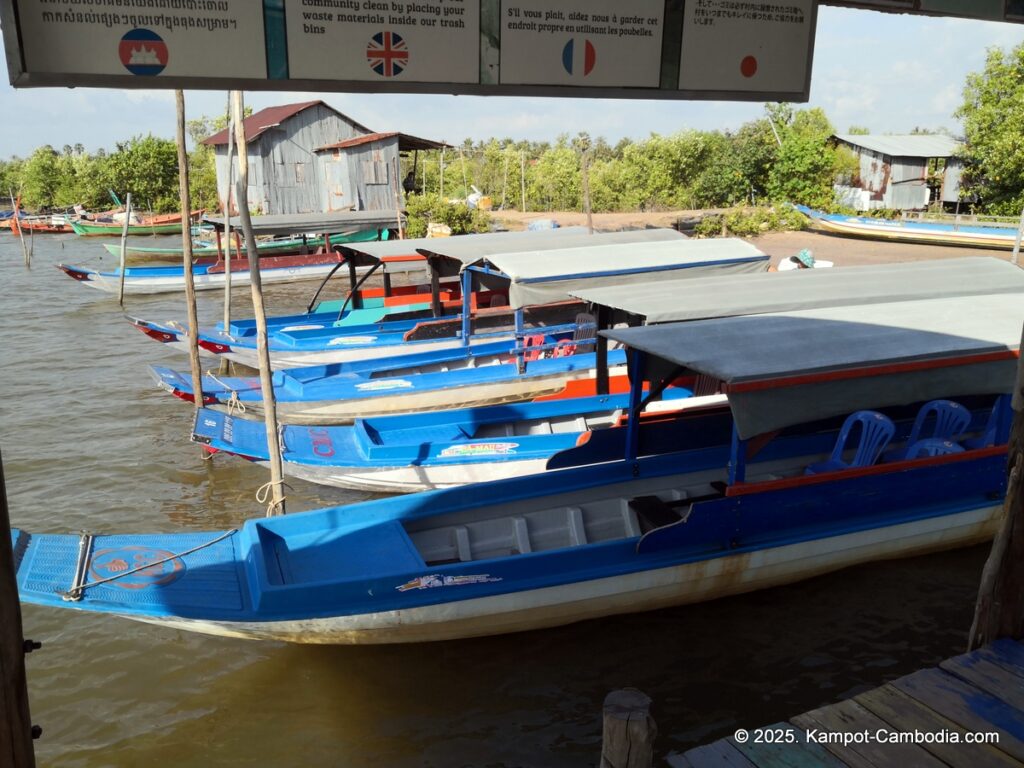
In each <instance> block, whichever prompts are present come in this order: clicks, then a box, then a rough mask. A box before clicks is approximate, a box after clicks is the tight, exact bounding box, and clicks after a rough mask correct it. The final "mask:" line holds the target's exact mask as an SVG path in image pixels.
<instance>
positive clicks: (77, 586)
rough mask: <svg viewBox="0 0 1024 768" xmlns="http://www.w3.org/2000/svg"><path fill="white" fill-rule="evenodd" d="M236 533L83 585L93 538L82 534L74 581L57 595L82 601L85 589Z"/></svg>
mask: <svg viewBox="0 0 1024 768" xmlns="http://www.w3.org/2000/svg"><path fill="white" fill-rule="evenodd" d="M237 532H238V529H237V528H232V529H230V530H228V531H225V532H224V533H222V534H221V535H220V536H218V537H217V538H215V539H211V540H210V541H207V542H205V543H204V544H198V545H196V546H194V547H192V549H186V550H185V551H184V552H178V553H177V554H173V555H169V556H167V557H165V558H162V559H161V560H154V561H153V562H151V563H144V564H143V565H140V566H137V567H135V568H131V569H129V570H127V571H122V572H121V573H115V574H114V575H113V576H107V577H106V578H103V579H96V581H90V582H88V583H85V584H83V583H80V582H81V579H84V578H85V572H86V570H87V569H88V565H89V552H90V551H91V549H92V542H93V539H94V537H93V536H92V535H91V534H86V533H83V534H82V539H81V541H80V542H79V545H78V562H77V563H76V564H75V580H74V583H73V584H72V585H71V588H70V589H69V590H67V591H66V592H60V593H59V594H60V596H61V598H62V599H64V600H65V601H68V602H78V601H79V600H81V599H82V597H83V596H84V593H85V590H87V589H91V588H92V587H98V586H100V585H101V584H107V583H108V582H111V581H117V580H118V579H123V578H124V577H125V576H131V575H132V574H135V573H138V572H139V571H145V570H146V569H148V568H153V567H155V566H157V565H163V564H164V563H167V562H170V561H171V560H175V559H180V558H183V557H185V556H186V555H191V554H192V553H193V552H198V551H199V550H201V549H206V548H207V547H212V546H213V545H214V544H218V543H220V542H222V541H224V539H226V538H228V537H229V536H231V535H233V534H235V533H237Z"/></svg>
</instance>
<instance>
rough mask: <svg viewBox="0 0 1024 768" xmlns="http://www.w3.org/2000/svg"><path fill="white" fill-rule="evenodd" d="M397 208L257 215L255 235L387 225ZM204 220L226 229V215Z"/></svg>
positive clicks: (396, 215) (318, 232)
mask: <svg viewBox="0 0 1024 768" xmlns="http://www.w3.org/2000/svg"><path fill="white" fill-rule="evenodd" d="M400 215H402V220H403V221H404V218H405V217H404V214H399V212H398V211H335V212H334V213H287V214H280V215H274V216H254V217H253V219H252V230H253V233H254V234H256V235H294V234H297V233H312V234H316V235H322V234H323V233H325V232H327V233H330V234H332V235H333V234H338V233H340V232H346V231H348V230H351V229H374V228H378V229H388V228H391V227H393V226H397V225H398V221H399V216H400ZM203 223H204V224H210V225H211V226H213V227H215V228H216V229H221V230H222V229H224V217H223V216H204V217H203ZM230 224H231V226H232V227H240V226H241V222H240V221H239V218H238V217H237V216H232V217H231V221H230Z"/></svg>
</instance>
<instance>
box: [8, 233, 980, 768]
mask: <svg viewBox="0 0 1024 768" xmlns="http://www.w3.org/2000/svg"><path fill="white" fill-rule="evenodd" d="M100 242H102V241H100ZM101 253H103V251H102V248H101V246H100V245H99V244H98V242H97V241H95V240H92V241H90V240H84V239H81V238H75V237H73V236H47V237H43V236H40V237H37V238H36V239H35V255H34V260H33V264H32V268H31V270H27V269H26V268H25V267H24V266H23V260H22V255H21V250H20V246H19V245H18V242H17V240H16V239H15V238H13V237H11V236H10V235H8V234H4V235H0V286H2V295H0V308H2V318H0V319H2V324H0V361H2V364H0V449H2V452H3V462H4V468H5V471H6V479H7V491H8V495H9V499H10V505H11V517H12V522H13V524H14V525H16V526H19V527H23V528H26V529H28V530H31V531H36V532H65V531H76V532H77V531H80V530H89V531H91V532H97V533H112V532H153V531H179V530H196V531H201V530H219V529H223V528H226V527H231V526H234V525H237V524H239V523H241V522H242V521H243V520H245V519H247V518H249V517H254V516H259V515H261V514H262V512H263V510H262V507H261V505H259V504H258V503H257V502H256V501H255V499H254V493H255V491H256V489H257V488H258V487H259V486H260V485H261V484H262V483H264V482H265V480H266V477H265V472H264V471H263V470H262V469H261V468H259V467H257V466H253V465H250V464H248V463H247V462H244V461H241V460H233V459H231V458H230V457H224V456H221V457H217V458H216V459H215V460H213V461H203V460H202V458H201V456H200V451H199V449H198V448H197V447H196V446H195V445H193V444H191V443H190V442H189V441H188V435H189V431H190V427H191V409H190V408H189V406H188V405H186V404H185V403H183V402H182V401H180V400H177V399H175V398H173V397H171V396H169V395H167V394H165V393H163V392H162V391H160V390H158V389H157V388H156V387H155V385H154V384H153V381H152V380H151V378H150V376H149V373H148V371H147V366H148V365H150V364H172V365H177V366H179V367H181V368H185V369H187V359H186V358H185V357H184V356H179V355H178V354H176V353H173V352H171V351H169V350H167V349H165V348H163V347H162V346H161V345H159V344H157V343H155V342H153V341H151V340H149V339H147V338H146V337H145V336H143V335H142V334H141V333H139V332H138V331H136V330H135V329H134V328H132V327H131V326H130V325H129V324H128V323H127V322H126V321H125V320H124V317H123V315H122V312H121V311H120V310H119V308H118V306H117V301H116V299H115V298H111V297H109V296H107V295H105V294H102V293H100V292H99V291H95V290H92V289H90V288H87V287H85V286H82V285H76V284H75V283H74V282H73V281H72V280H71V279H69V278H67V277H66V276H64V275H63V274H62V273H61V272H59V271H58V270H56V269H54V266H53V265H54V264H56V263H57V262H59V261H65V262H69V263H73V264H85V265H93V266H95V265H96V264H99V263H103V262H104V261H105V260H106V263H107V265H108V266H109V265H110V264H111V262H110V261H109V260H107V257H106V256H105V255H104V257H103V258H101V257H100V254H101ZM310 285H311V284H305V285H302V286H287V287H284V286H282V287H274V286H270V287H268V289H267V293H266V296H267V303H268V311H270V312H271V313H283V312H287V311H295V310H297V309H299V308H300V307H301V306H303V305H304V299H305V298H306V297H307V296H308V294H309V293H310V292H311V291H312V288H311V287H309V286H310ZM235 297H236V299H235V303H236V307H238V309H239V313H240V314H241V313H243V311H244V312H245V313H246V314H251V313H250V312H249V310H248V309H247V307H249V306H251V305H250V304H249V301H248V288H246V289H243V290H238V291H236V292H235ZM220 301H221V299H220V296H219V294H217V293H216V292H213V293H210V292H202V293H200V318H201V320H205V321H206V322H209V321H212V320H215V319H216V318H218V317H219V315H220V313H221V308H220ZM126 304H127V312H128V313H130V314H137V315H139V316H142V317H146V318H150V319H156V320H166V319H172V318H178V319H183V318H184V314H185V313H184V299H183V298H181V297H177V296H174V297H171V298H167V297H163V298H159V297H154V298H147V297H132V296H129V297H127V301H126ZM290 483H291V485H292V486H293V487H292V489H291V490H289V491H288V505H289V511H291V512H297V511H301V510H305V509H313V508H317V507H320V506H328V505H334V504H342V503H346V502H350V501H356V500H359V499H362V498H366V496H364V495H361V494H357V493H353V492H349V491H342V490H337V489H328V488H319V487H317V486H314V485H310V484H306V483H303V482H302V481H298V480H291V481H290ZM986 554H987V547H983V548H974V549H968V550H961V551H957V552H952V553H945V554H939V555H933V556H929V557H922V558H917V559H913V560H903V561H895V562H888V563H879V564H873V565H870V566H864V567H860V568H855V569H850V570H847V571H843V572H841V573H837V574H832V575H829V576H825V577H822V578H818V579H814V580H811V581H808V582H804V583H801V584H797V585H793V586H789V587H784V588H778V589H773V590H767V591H762V592H757V593H753V594H750V595H745V596H740V597H735V598H730V599H725V600H719V601H716V602H712V603H707V604H703V605H697V606H690V607H685V608H680V609H673V610H665V611H659V612H654V613H647V614H641V615H635V616H620V617H613V618H608V619H604V620H598V621H590V622H586V623H582V624H577V625H574V626H569V627H564V628H560V629H553V630H547V631H543V632H532V633H526V634H520V635H512V636H506V637H496V638H486V639H480V640H472V641H462V642H450V643H440V644H426V645H418V646H415V645H414V646H381V647H355V648H353V647H318V646H309V647H307V646H288V645H283V644H275V643H267V642H254V641H244V640H231V639H221V638H210V637H205V636H202V635H196V634H190V633H186V632H179V631H174V630H168V629H161V628H157V627H150V626H147V625H144V624H138V623H134V622H129V621H124V620H119V619H116V618H106V617H98V616H93V615H89V614H82V613H77V612H74V611H61V610H53V609H42V608H37V607H34V606H25V607H24V608H23V615H24V623H25V634H26V636H27V637H30V638H33V639H35V640H40V641H42V642H43V648H42V650H40V651H37V652H35V653H32V654H31V655H30V656H28V658H27V666H28V679H29V690H30V696H31V706H32V716H33V721H34V722H36V723H38V724H40V725H41V726H42V728H43V736H42V739H41V740H40V741H38V742H36V745H37V754H38V758H39V763H40V765H43V766H60V767H61V768H64V767H65V766H69V767H73V766H90V767H92V766H117V767H118V768H122V767H124V768H126V767H129V766H149V765H173V766H175V768H188V767H189V766H203V767H204V768H205V767H208V766H235V765H237V766H256V765H258V766H275V767H276V766H282V767H285V768H287V767H290V766H364V765H365V766H398V767H403V766H438V767H444V768H448V767H449V766H559V767H562V766H564V767H565V768H569V767H570V766H572V767H573V768H579V766H588V765H594V764H596V762H597V755H598V751H599V745H600V738H601V704H602V701H603V698H604V696H605V694H607V693H608V692H609V691H611V690H613V689H615V688H619V687H623V686H634V687H637V688H640V689H641V690H643V691H645V692H646V693H647V694H648V695H650V696H651V697H652V698H653V700H654V706H653V714H654V717H655V719H656V721H657V723H658V727H659V732H660V735H659V740H658V744H657V752H658V754H659V755H662V756H663V755H665V754H668V753H669V752H672V751H681V750H683V749H686V748H688V747H691V746H694V745H696V744H698V743H701V742H704V741H707V740H710V739H713V738H717V737H719V736H723V735H725V734H728V733H731V732H732V731H733V730H734V729H735V728H737V727H739V726H746V727H752V726H757V725H765V724H769V723H772V722H776V721H779V720H783V719H787V718H788V717H790V716H792V715H795V714H797V713H799V712H802V711H804V710H807V709H811V708H813V707H816V706H819V705H822V704H825V703H829V702H833V701H835V700H838V699H840V698H844V697H847V696H850V695H854V694H856V693H859V692H861V691H863V690H866V689H868V688H871V687H874V686H877V685H879V684H881V683H883V682H885V681H887V680H890V679H892V678H894V677H897V676H900V675H902V674H906V673H908V672H910V671H912V670H914V669H917V668H919V667H921V666H925V665H929V664H934V663H935V662H937V661H938V660H939V659H941V658H944V657H946V656H949V655H953V654H956V653H959V652H961V651H962V650H963V647H964V645H965V642H966V634H967V630H968V627H969V624H970V620H971V614H972V610H973V601H974V594H975V591H976V589H977V584H978V581H979V577H980V573H981V568H982V565H983V563H984V559H985V556H986Z"/></svg>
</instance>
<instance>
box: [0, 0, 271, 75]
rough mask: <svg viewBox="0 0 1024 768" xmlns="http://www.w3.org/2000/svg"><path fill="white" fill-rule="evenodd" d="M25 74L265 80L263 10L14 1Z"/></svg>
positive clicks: (201, 4)
mask: <svg viewBox="0 0 1024 768" xmlns="http://www.w3.org/2000/svg"><path fill="white" fill-rule="evenodd" d="M17 9H18V24H19V27H20V29H21V37H22V40H23V41H24V51H25V53H24V55H25V66H26V69H27V70H28V71H30V72H43V73H57V74H66V73H74V74H97V75H121V76H126V75H135V76H137V77H139V78H149V77H155V76H158V75H162V76H165V77H210V76H217V77H239V78H257V79H263V78H266V76H267V60H266V47H265V43H264V37H263V8H262V5H261V4H259V3H254V2H252V1H251V0H196V1H195V2H191V3H184V2H179V3H149V4H148V5H147V4H143V3H129V2H125V0H89V2H82V1H81V0H18V2H17Z"/></svg>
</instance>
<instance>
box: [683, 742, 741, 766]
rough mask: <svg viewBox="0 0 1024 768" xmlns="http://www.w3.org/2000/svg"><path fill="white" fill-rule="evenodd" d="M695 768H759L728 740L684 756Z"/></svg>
mask: <svg viewBox="0 0 1024 768" xmlns="http://www.w3.org/2000/svg"><path fill="white" fill-rule="evenodd" d="M682 757H683V759H684V760H686V761H688V762H689V764H690V765H691V766H693V768H757V766H755V765H754V764H753V763H752V762H750V761H749V760H747V758H745V757H744V756H743V754H742V753H741V752H740V751H739V750H738V749H736V747H735V746H733V745H732V744H731V743H729V741H728V740H727V739H719V740H718V741H713V742H711V743H710V744H705V745H704V746H703V747H697V748H696V749H691V750H690V751H689V752H686V753H684V754H683V755H682Z"/></svg>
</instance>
